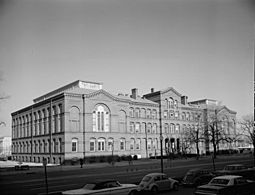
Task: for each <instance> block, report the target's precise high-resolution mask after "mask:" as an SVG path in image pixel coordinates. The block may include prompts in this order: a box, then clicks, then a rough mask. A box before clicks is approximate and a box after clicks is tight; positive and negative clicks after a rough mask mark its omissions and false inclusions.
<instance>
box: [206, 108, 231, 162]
mask: <svg viewBox="0 0 255 195" xmlns="http://www.w3.org/2000/svg"><path fill="white" fill-rule="evenodd" d="M223 124H224V121H223V120H222V118H221V114H220V113H219V109H217V108H216V109H214V110H213V111H212V112H211V113H210V115H209V116H208V119H207V125H206V126H207V129H206V131H205V137H206V139H207V141H208V142H209V143H211V144H212V145H213V158H216V156H217V153H218V151H219V144H220V143H233V142H234V141H235V140H236V137H235V135H232V134H230V133H229V132H226V129H225V128H224V127H223ZM228 126H229V127H230V126H232V124H231V123H229V122H228Z"/></svg>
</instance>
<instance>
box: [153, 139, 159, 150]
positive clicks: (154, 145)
mask: <svg viewBox="0 0 255 195" xmlns="http://www.w3.org/2000/svg"><path fill="white" fill-rule="evenodd" d="M153 149H158V140H157V138H154V140H153Z"/></svg>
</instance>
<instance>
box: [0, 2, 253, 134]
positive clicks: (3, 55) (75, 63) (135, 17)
mask: <svg viewBox="0 0 255 195" xmlns="http://www.w3.org/2000/svg"><path fill="white" fill-rule="evenodd" d="M254 19H255V3H254V1H252V0H136V1H133V0H80V1H78V0H72V1H71V0H0V72H1V77H2V79H3V81H1V86H0V94H7V95H10V96H11V97H10V98H9V99H8V100H5V101H3V102H1V104H0V119H1V120H2V121H5V122H6V123H7V126H6V127H4V126H1V127H0V136H6V135H11V112H13V111H16V110H18V109H21V108H23V107H26V106H29V105H31V104H32V100H33V99H34V98H36V97H39V96H41V95H43V94H44V93H47V92H49V91H51V90H54V89H56V88H58V87H61V86H63V85H65V84H68V83H70V82H73V81H75V80H78V79H81V80H89V81H95V82H103V83H104V85H103V88H104V89H105V90H106V91H109V92H110V93H113V94H117V93H119V92H121V93H130V91H131V88H135V87H136V88H138V91H139V95H143V94H145V93H148V92H149V91H150V88H152V87H154V88H155V90H160V89H165V88H167V87H174V88H175V89H176V90H177V91H178V92H179V93H181V94H183V95H187V96H188V97H189V100H190V101H191V100H197V99H203V98H209V99H216V100H219V101H222V103H223V104H224V105H226V106H227V107H228V108H230V109H232V110H235V111H236V112H237V113H238V115H237V116H238V117H241V116H242V115H246V114H250V113H252V112H253V80H254V79H253V73H254V30H255V27H254V26H255V25H254V22H255V20H254Z"/></svg>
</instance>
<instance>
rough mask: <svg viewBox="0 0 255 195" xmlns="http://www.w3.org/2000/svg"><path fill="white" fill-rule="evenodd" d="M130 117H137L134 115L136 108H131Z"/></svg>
mask: <svg viewBox="0 0 255 195" xmlns="http://www.w3.org/2000/svg"><path fill="white" fill-rule="evenodd" d="M129 116H130V117H134V116H135V115H134V108H130V109H129Z"/></svg>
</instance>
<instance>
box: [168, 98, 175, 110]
mask: <svg viewBox="0 0 255 195" xmlns="http://www.w3.org/2000/svg"><path fill="white" fill-rule="evenodd" d="M169 108H174V99H173V98H171V97H170V98H169Z"/></svg>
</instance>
